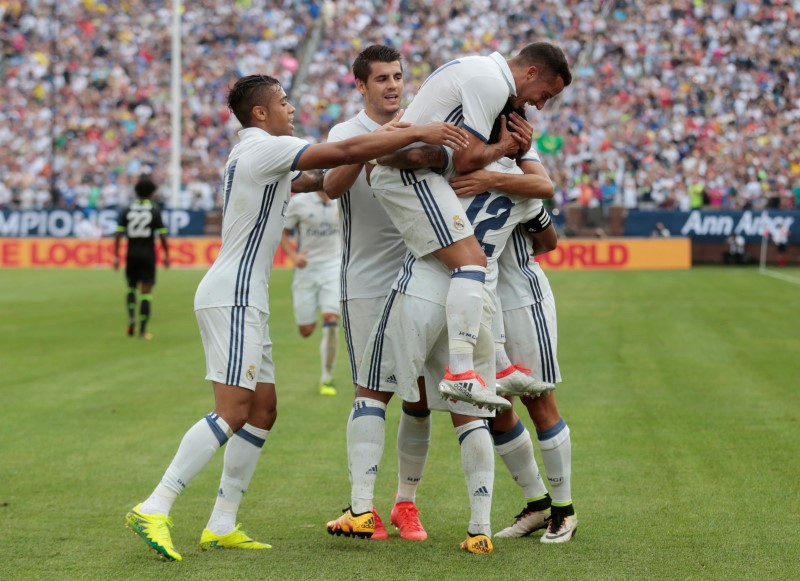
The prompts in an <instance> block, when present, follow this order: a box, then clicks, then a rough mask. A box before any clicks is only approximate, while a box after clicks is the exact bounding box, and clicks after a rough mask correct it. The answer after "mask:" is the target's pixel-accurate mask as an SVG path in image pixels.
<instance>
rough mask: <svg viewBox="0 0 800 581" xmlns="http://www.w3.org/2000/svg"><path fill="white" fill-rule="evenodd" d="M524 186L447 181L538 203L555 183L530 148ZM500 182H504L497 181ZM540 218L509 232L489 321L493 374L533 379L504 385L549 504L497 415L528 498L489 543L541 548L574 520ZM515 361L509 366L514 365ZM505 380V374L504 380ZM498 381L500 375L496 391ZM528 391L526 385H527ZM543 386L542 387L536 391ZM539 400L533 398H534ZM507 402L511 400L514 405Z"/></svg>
mask: <svg viewBox="0 0 800 581" xmlns="http://www.w3.org/2000/svg"><path fill="white" fill-rule="evenodd" d="M520 162H521V163H520V166H521V168H522V169H523V171H524V172H525V174H526V175H525V178H524V179H525V180H527V184H528V185H527V186H524V187H523V188H519V186H520V185H521V182H518V183H517V186H518V188H516V189H511V185H510V184H509V182H508V180H509V179H517V180H519V179H520V177H519V176H517V177H516V178H509V176H507V175H506V176H499V175H498V174H496V173H491V172H487V171H484V170H479V171H477V172H473V173H472V174H469V175H464V176H459V177H456V178H454V179H452V180H451V185H452V186H453V189H454V190H455V192H456V193H457V194H458V195H474V194H475V193H476V192H479V191H481V190H482V189H484V188H485V187H486V186H487V185H490V184H491V185H494V186H500V188H499V189H503V190H504V191H511V192H516V193H520V194H524V195H526V196H531V197H535V198H539V199H546V198H551V197H552V196H553V193H554V190H553V184H552V181H551V180H550V177H549V176H548V174H547V171H546V170H545V169H544V166H543V165H542V164H541V161H540V159H539V156H538V154H537V153H536V151H535V149H533V148H531V150H530V151H529V152H528V154H527V155H526V156H524V157H523V158H522V159H521V160H520ZM501 180H502V181H501ZM541 212H542V213H541V214H540V215H539V216H537V218H536V219H535V220H533V221H531V222H529V223H528V224H525V225H520V226H518V227H517V229H516V230H515V231H514V233H513V234H512V238H511V242H510V244H508V245H507V246H506V249H505V251H504V252H503V253H502V254H501V256H500V260H499V267H500V271H499V281H498V285H497V294H498V298H499V303H500V304H501V305H502V307H501V309H502V316H496V317H495V323H496V325H495V329H494V333H495V345H496V346H495V353H496V366H497V369H498V370H499V369H515V370H516V374H517V375H520V372H524V373H526V374H532V375H531V379H533V380H535V382H534V384H533V385H532V387H533V391H530V392H528V393H527V394H526V393H524V392H522V391H519V390H515V389H511V388H510V387H511V386H506V390H505V393H506V394H509V399H511V397H513V395H514V394H516V395H522V396H523V397H522V402H523V404H524V405H525V407H526V408H527V409H528V414H529V416H530V418H531V420H532V421H533V423H534V426H535V427H536V433H537V436H538V440H539V447H540V449H541V453H542V459H543V461H544V463H545V471H546V474H547V479H548V481H549V482H550V485H551V488H552V491H553V495H552V498H551V496H550V494H549V493H548V492H547V489H546V488H545V486H544V483H543V482H542V478H541V474H540V472H539V467H538V466H537V464H536V459H535V457H534V452H533V444H532V442H531V437H530V434H529V433H528V431H527V430H526V429H525V426H524V425H523V423H522V421H521V420H520V418H519V416H517V414H516V413H515V411H514V409H513V408H511V409H508V410H504V411H502V412H499V413H498V414H497V415H496V416H495V418H494V419H493V420H492V425H491V433H492V438H493V440H494V445H495V450H496V451H497V453H498V454H499V455H500V457H501V458H502V459H503V462H504V463H505V465H506V467H507V468H508V470H509V472H510V473H511V475H512V477H513V478H514V482H516V483H517V485H519V486H520V488H521V489H522V491H523V493H524V494H525V496H526V500H527V504H526V506H525V508H524V509H523V510H522V511H521V512H520V514H518V515H517V516H516V518H515V520H514V522H513V523H512V524H511V525H510V526H508V527H506V528H504V529H503V530H501V531H499V532H498V533H497V534H496V535H495V537H522V536H527V535H529V534H531V533H533V532H534V531H537V530H539V529H542V528H546V529H547V530H546V531H545V533H544V535H542V537H540V541H541V542H543V543H563V542H566V541H569V540H570V539H571V538H572V536H573V535H574V534H575V531H576V530H577V525H578V521H577V518H576V516H575V511H574V508H573V505H572V498H571V455H572V447H571V443H570V436H569V427H568V426H567V424H566V422H565V421H564V419H563V418H562V417H561V414H560V412H559V410H558V405H557V404H556V398H555V393H554V392H553V390H552V388H554V387H555V384H556V383H557V382H560V381H561V374H560V371H559V367H558V360H557V356H556V350H557V349H556V347H557V339H558V334H557V330H556V310H555V301H554V299H553V293H552V290H551V288H550V283H549V281H548V280H547V277H546V276H545V274H544V272H543V271H542V268H541V267H540V266H539V264H538V263H537V262H536V260H535V259H534V258H533V256H534V255H539V254H543V253H545V252H548V251H550V250H552V249H554V248H555V246H556V243H557V236H556V233H555V228H554V227H553V225H552V223H551V222H550V219H549V216H547V212H546V210H544V208H542V210H541ZM512 361H513V363H512ZM507 377H508V376H507ZM500 384H501V379H500V375H499V373H498V392H500ZM525 387H528V386H525ZM541 388H545V389H541ZM537 396H538V397H537ZM512 401H513V400H512Z"/></svg>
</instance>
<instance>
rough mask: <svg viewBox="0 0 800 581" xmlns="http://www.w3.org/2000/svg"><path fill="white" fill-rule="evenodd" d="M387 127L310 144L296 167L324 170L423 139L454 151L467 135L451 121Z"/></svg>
mask: <svg viewBox="0 0 800 581" xmlns="http://www.w3.org/2000/svg"><path fill="white" fill-rule="evenodd" d="M390 125H391V127H387V129H386V130H381V131H375V132H374V133H370V134H368V135H358V136H356V137H351V138H349V139H344V140H342V141H337V142H335V143H319V144H316V145H312V146H311V147H309V148H307V149H306V150H305V151H303V153H302V154H300V157H299V158H298V160H297V163H296V164H295V169H300V170H306V169H324V168H330V167H336V166H339V165H348V164H355V163H361V162H365V161H369V160H371V159H374V158H376V157H381V156H383V155H386V154H388V153H391V152H393V151H396V150H398V149H400V148H401V147H405V146H406V145H410V144H412V143H416V142H418V141H422V142H424V143H429V144H431V145H445V146H447V147H449V148H451V149H454V150H460V149H462V148H464V147H466V146H467V144H468V142H469V135H468V134H467V132H466V131H464V130H463V129H460V128H458V127H456V126H455V125H453V124H452V123H444V122H441V121H439V122H435V123H428V124H427V125H419V126H415V125H409V124H408V123H404V122H395V123H391V124H390Z"/></svg>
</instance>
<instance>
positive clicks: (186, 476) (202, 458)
mask: <svg viewBox="0 0 800 581" xmlns="http://www.w3.org/2000/svg"><path fill="white" fill-rule="evenodd" d="M231 435H232V432H231V429H230V427H229V426H228V424H227V423H226V422H225V420H223V419H222V418H221V417H219V416H218V415H217V414H215V413H214V412H210V413H208V414H206V415H205V417H204V418H203V419H201V420H200V421H199V422H197V423H196V424H195V425H193V426H192V427H191V428H189V430H188V431H187V432H186V434H184V436H183V439H182V440H181V444H180V446H178V451H177V452H176V453H175V457H174V458H173V459H172V462H171V463H170V465H169V467H168V468H167V471H166V472H165V473H164V476H163V477H162V478H161V482H160V483H159V484H158V486H156V489H155V490H154V491H153V494H151V495H150V497H149V498H148V499H147V500H145V501H144V502H143V503H142V512H144V513H145V514H163V515H166V516H169V511H170V509H171V508H172V503H173V502H175V499H176V498H177V497H178V495H179V494H180V493H181V491H183V489H184V488H186V487H187V486H188V485H189V483H190V482H191V481H192V479H193V478H194V477H195V476H197V475H198V474H199V473H200V471H201V470H202V469H203V468H205V466H206V464H208V462H209V461H210V460H211V458H212V457H213V456H214V453H215V452H216V451H217V450H219V447H220V446H222V445H223V444H225V442H227V441H228V438H230V437H231Z"/></svg>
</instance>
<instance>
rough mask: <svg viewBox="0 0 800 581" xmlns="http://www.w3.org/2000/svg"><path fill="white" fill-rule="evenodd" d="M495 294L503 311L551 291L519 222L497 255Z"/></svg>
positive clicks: (517, 307) (538, 300) (538, 298)
mask: <svg viewBox="0 0 800 581" xmlns="http://www.w3.org/2000/svg"><path fill="white" fill-rule="evenodd" d="M499 270H500V275H499V276H500V278H499V280H498V283H497V295H498V297H500V303H501V305H502V309H503V310H504V311H508V310H511V309H519V308H522V307H529V306H531V305H534V304H536V303H540V302H541V301H542V300H543V299H544V298H545V297H547V296H548V295H550V294H552V292H553V291H552V290H551V289H550V281H549V280H547V276H545V274H544V271H543V270H542V267H541V266H539V263H538V262H536V260H535V259H534V258H533V244H532V243H531V239H530V237H529V236H528V234H527V232H526V231H525V228H523V227H522V226H518V227H517V228H516V229H515V230H514V232H513V233H512V234H511V240H510V241H509V243H508V244H507V245H506V248H505V250H504V251H503V253H502V254H501V255H500V260H499Z"/></svg>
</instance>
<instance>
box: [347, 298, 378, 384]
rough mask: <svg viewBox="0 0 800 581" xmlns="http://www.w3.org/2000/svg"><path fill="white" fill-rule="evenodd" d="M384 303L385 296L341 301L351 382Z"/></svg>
mask: <svg viewBox="0 0 800 581" xmlns="http://www.w3.org/2000/svg"><path fill="white" fill-rule="evenodd" d="M385 303H386V297H375V298H369V299H350V300H349V301H344V302H343V303H342V306H341V312H342V327H344V339H345V345H346V346H347V354H348V356H349V358H350V369H351V371H352V374H353V383H356V382H357V379H358V368H359V367H360V366H361V360H362V359H363V358H364V350H365V349H366V348H367V341H368V340H369V337H370V335H371V334H372V329H373V327H374V326H375V322H376V321H377V320H378V319H379V318H380V315H381V312H382V311H383V305H384V304H385Z"/></svg>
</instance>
